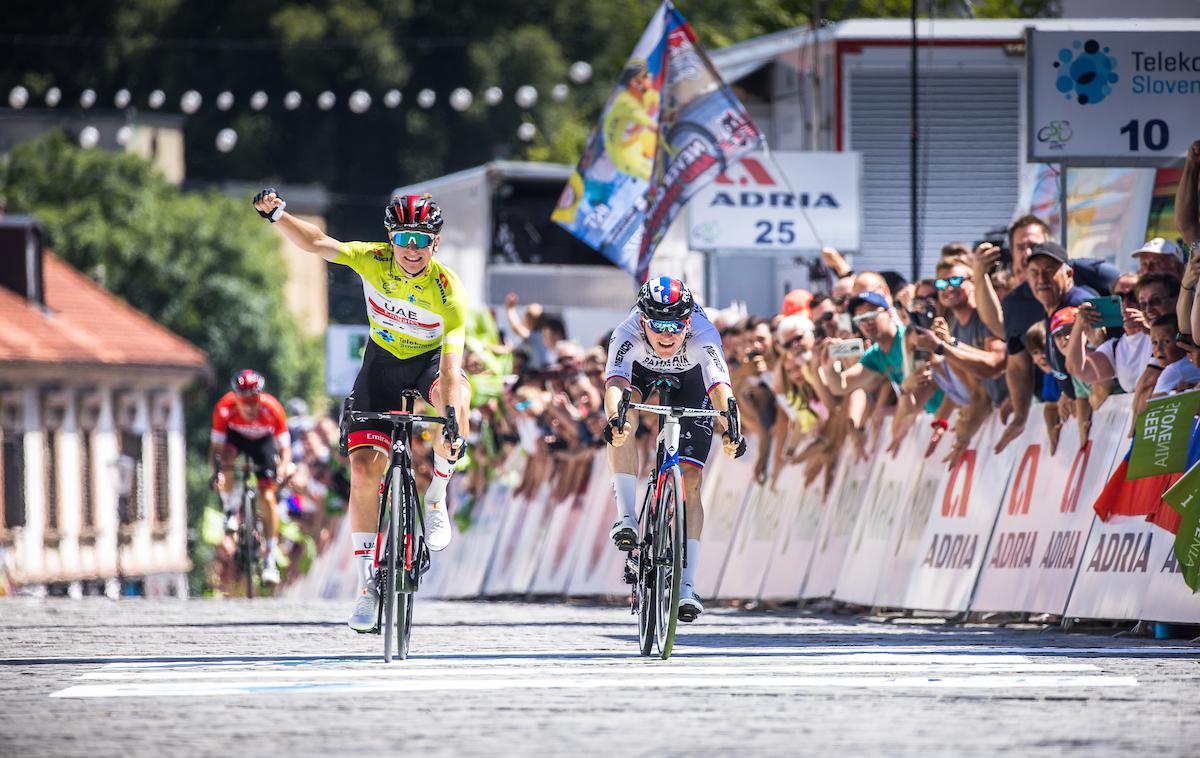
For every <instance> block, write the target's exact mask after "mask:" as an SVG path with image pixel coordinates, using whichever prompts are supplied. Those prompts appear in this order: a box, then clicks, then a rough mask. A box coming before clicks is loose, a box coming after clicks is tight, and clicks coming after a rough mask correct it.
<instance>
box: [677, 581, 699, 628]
mask: <svg viewBox="0 0 1200 758" xmlns="http://www.w3.org/2000/svg"><path fill="white" fill-rule="evenodd" d="M701 613H704V603H701V602H700V597H699V596H698V595H696V590H694V589H692V585H690V584H685V585H683V586H682V587H680V588H679V620H680V621H684V622H688V623H690V622H692V621H695V620H696V618H697V617H698V616H699V615H700V614H701Z"/></svg>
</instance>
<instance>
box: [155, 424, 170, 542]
mask: <svg viewBox="0 0 1200 758" xmlns="http://www.w3.org/2000/svg"><path fill="white" fill-rule="evenodd" d="M151 435H152V438H153V441H154V521H155V523H156V524H157V525H158V526H161V527H164V528H165V527H166V525H167V523H168V522H169V521H170V520H171V502H170V497H169V495H170V491H171V487H170V482H171V479H170V471H171V470H170V458H169V457H168V453H167V430H166V429H155V430H154V431H153V432H151Z"/></svg>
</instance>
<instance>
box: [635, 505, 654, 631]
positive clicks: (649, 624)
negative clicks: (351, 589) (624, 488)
mask: <svg viewBox="0 0 1200 758" xmlns="http://www.w3.org/2000/svg"><path fill="white" fill-rule="evenodd" d="M653 494H654V486H653V485H651V486H649V487H647V488H646V497H645V499H644V500H643V501H642V511H641V534H640V535H639V539H638V548H637V551H638V561H637V565H638V571H637V579H638V581H637V586H636V588H635V590H634V591H635V592H636V593H637V616H638V649H639V650H640V651H641V653H642V655H650V653H651V652H653V651H654V632H655V621H656V618H657V615H658V613H657V611H656V610H655V608H656V605H655V602H654V586H655V577H656V576H657V571H656V567H655V565H654V515H653V510H654V509H652V508H651V507H650V498H651V497H652V496H653Z"/></svg>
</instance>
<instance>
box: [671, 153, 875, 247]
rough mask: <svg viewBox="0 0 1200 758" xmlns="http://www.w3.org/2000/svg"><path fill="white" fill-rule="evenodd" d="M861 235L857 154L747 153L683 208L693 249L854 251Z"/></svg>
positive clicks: (689, 242)
mask: <svg viewBox="0 0 1200 758" xmlns="http://www.w3.org/2000/svg"><path fill="white" fill-rule="evenodd" d="M814 227H815V229H816V232H817V234H819V235H820V237H821V239H820V241H819V242H818V240H817V238H816V237H815V236H814V235H813V229H814ZM861 229H862V158H861V156H860V155H859V154H858V153H809V152H778V151H772V152H771V154H770V156H769V158H768V156H767V155H766V154H764V153H761V152H755V153H751V154H749V155H746V156H743V157H742V159H741V160H740V161H738V162H737V163H734V164H732V165H731V166H730V167H729V168H728V169H726V171H725V172H724V173H723V174H721V175H720V176H718V177H717V178H716V181H714V182H713V183H712V184H710V185H708V186H707V187H705V188H704V189H702V190H700V191H699V192H697V193H696V195H695V197H693V198H692V201H691V203H689V204H688V246H689V247H691V248H692V249H693V250H756V251H759V250H765V251H770V252H780V253H794V252H802V251H810V252H811V251H813V250H819V249H820V248H821V246H822V244H824V245H832V246H833V247H836V248H838V249H839V250H858V249H859V246H860V237H859V232H860V230H861Z"/></svg>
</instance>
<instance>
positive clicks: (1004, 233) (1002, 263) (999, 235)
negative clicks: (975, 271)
mask: <svg viewBox="0 0 1200 758" xmlns="http://www.w3.org/2000/svg"><path fill="white" fill-rule="evenodd" d="M985 242H987V243H988V244H991V245H995V246H996V247H998V248H1000V258H999V259H998V260H997V261H996V262H995V263H993V264H992V268H991V269H990V270H989V271H988V273H989V274H991V273H995V272H996V271H1008V270H1011V269H1012V250H1010V249H1009V247H1008V230H1007V229H1005V228H1003V227H1001V228H1000V229H992V230H991V231H989V232H985V233H984V235H983V239H981V240H978V241H977V242H976V243H975V247H974V248H972V249H974V250H978V249H979V246H980V245H982V244H983V243H985Z"/></svg>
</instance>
